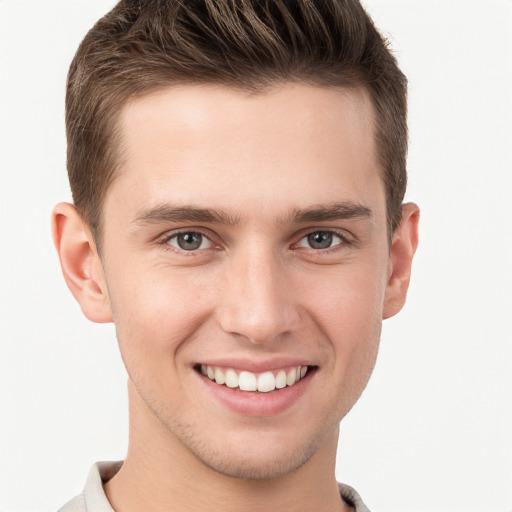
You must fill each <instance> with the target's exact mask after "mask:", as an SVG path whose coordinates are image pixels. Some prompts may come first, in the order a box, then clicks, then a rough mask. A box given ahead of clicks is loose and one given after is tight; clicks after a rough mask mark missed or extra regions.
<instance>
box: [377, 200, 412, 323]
mask: <svg viewBox="0 0 512 512" xmlns="http://www.w3.org/2000/svg"><path fill="white" fill-rule="evenodd" d="M419 218H420V210H419V208H418V206H416V205H415V204H414V203H407V204H404V205H403V206H402V220H401V222H400V225H399V226H398V227H397V229H396V231H395V234H394V236H393V241H392V243H391V249H390V257H389V270H388V282H387V287H386V295H385V299H384V309H383V313H382V317H383V318H384V319H386V318H390V317H392V316H394V315H396V314H397V313H398V312H399V311H400V310H401V309H402V308H403V306H404V304H405V299H406V297H407V290H408V288H409V280H410V277H411V266H412V259H413V256H414V253H415V252H416V248H417V247H418V223H419Z"/></svg>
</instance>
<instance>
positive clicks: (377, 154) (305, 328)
mask: <svg viewBox="0 0 512 512" xmlns="http://www.w3.org/2000/svg"><path fill="white" fill-rule="evenodd" d="M405 93H406V84H405V78H404V77H403V75H402V74H401V72H400V71H399V69H398V68H397V66H396V63H395V60H394V58H393V57H392V55H391V54H390V53H389V51H388V49H387V48H386V46H385V44H384V42H383V40H382V38H381V37H380V36H379V34H378V33H377V31H376V30H375V28H374V27H373V25H372V23H371V21H370V20H369V18H368V17H367V15H366V14H365V12H364V11H363V10H362V8H361V6H360V5H359V3H358V2H356V1H351V0H346V1H334V0H333V1H331V2H329V1H321V2H320V1H319V2H306V1H304V2H302V1H297V2H285V1H280V0H276V1H273V2H270V1H265V2H260V1H254V2H232V1H228V0H226V1H216V2H213V1H209V0H205V1H204V2H181V1H176V2H173V1H163V0H154V1H146V2H128V1H123V2H121V3H120V4H118V6H116V7H115V8H114V10H113V11H111V12H110V13H109V14H107V16H105V17H104V18H103V19H102V20H100V21H99V22H98V23H97V24H96V25H95V27H94V28H93V29H92V30H91V31H90V32H89V33H88V35H87V36H86V38H85V39H84V41H83V43H82V45H81V46H80V48H79V50H78V53H77V55H76V57H75V59H74V61H73V64H72V66H71V71H70V75H69V81H68V96H67V128H68V139H69V155H68V157H69V158H68V165H69V174H70V181H71V186H72V191H73V197H74V200H75V207H76V209H75V207H72V206H71V205H64V206H63V205H60V206H58V207H57V208H56V210H55V214H54V236H55V240H56V244H57V247H58V250H59V253H60V257H61V261H62V267H63V271H64V275H65V278H66V280H67V282H68V285H69V287H70V289H71V290H72V292H73V294H74V295H75V297H76V298H77V300H78V301H79V303H80V305H81V307H82V310H83V311H84V313H85V314H86V316H87V317H88V318H90V319H91V320H93V321H97V322H107V321H114V323H115V324H116V332H117V336H118V341H119V345H120V349H121V354H122V356H123V359H124V362H125V365H126V368H127V370H128V373H129V376H130V379H129V390H130V406H131V421H132V426H135V428H134V429H133V431H134V432H137V435H136V436H134V437H133V438H131V439H130V445H131V447H132V449H133V450H134V451H135V452H136V451H137V449H136V448H133V447H136V446H139V447H140V446H142V448H141V449H140V450H138V453H156V452H158V453H159V454H164V455H165V453H166V449H164V448H162V447H167V449H168V452H167V459H166V460H168V461H171V462H172V461H175V460H176V459H177V458H181V459H182V460H187V461H188V462H189V463H190V461H191V460H193V461H196V463H197V461H200V463H198V465H197V466H196V467H195V470H196V471H203V470H205V468H210V469H213V470H214V471H216V472H217V473H221V474H223V475H228V476H231V477H233V476H235V477H243V478H256V479H261V478H275V477H278V476H283V475H286V474H289V473H293V472H294V471H296V470H299V468H302V467H312V465H313V466H314V465H315V462H314V461H317V463H318V464H319V462H318V461H323V462H324V463H325V461H326V460H327V459H329V463H328V466H329V467H331V466H332V463H333V460H332V458H333V450H332V447H333V446H335V445H336V434H337V426H338V424H339V421H340V420H341V418H342V417H343V416H344V415H345V414H346V413H347V412H348V410H349V409H350V408H351V407H352V405H353V404H354V403H355V401H356V400H357V398H358V397H359V395H360V393H361V392H362V390H363V389H364V387H365V385H366V383H367V381H368V379H369V376H370V374H371V371H372V368H373V365H374V362H375V358H376V354H377V348H378V342H379V337H380V329H381V322H382V319H383V318H386V317H389V316H392V315H394V314H395V313H397V312H398V311H399V310H400V309H401V307H402V306H403V304H404V301H405V295H406V291H407V287H408V283H409V273H410V266H411V260H412V256H413V254H414V251H415V248H416V244H417V236H416V228H417V220H418V210H417V208H416V207H415V206H414V205H405V206H402V199H403V195H404V189H405V181H406V180H405V153H406V121H405V109H406V108H405ZM100 246H101V254H100V250H99V247H100ZM299 367H300V368H299ZM297 368H299V370H297ZM242 374H243V376H242ZM283 375H284V376H285V383H284V386H285V387H282V385H283ZM301 376H302V377H303V378H302V379H301V378H300V377H301ZM260 378H261V379H263V381H262V382H263V384H262V386H263V387H265V386H270V388H272V389H273V390H272V391H269V392H268V393H267V392H265V391H262V390H259V391H254V390H252V391H250V389H251V386H257V389H259V385H260ZM242 381H243V382H244V384H243V386H242ZM228 384H229V385H228ZM246 385H247V386H249V387H248V388H246V390H249V391H248V392H244V391H243V390H238V389H237V388H238V387H240V388H242V387H245V386H246ZM274 387H275V389H274ZM232 388H234V390H233V389H232ZM267 391H268V389H267ZM228 433H229V435H227V434H228ZM152 444H153V446H154V447H155V451H154V452H151V450H150V449H149V447H150V446H151V445H152ZM241 446H243V447H244V450H243V451H241V450H240V447H241ZM129 453H130V452H129ZM129 457H130V455H129ZM191 457H192V458H191ZM311 461H313V462H311ZM154 462H155V461H154V460H153V461H152V463H153V464H154ZM307 463H309V465H308V464H307ZM318 464H317V469H318ZM314 473H315V474H318V471H316V472H314Z"/></svg>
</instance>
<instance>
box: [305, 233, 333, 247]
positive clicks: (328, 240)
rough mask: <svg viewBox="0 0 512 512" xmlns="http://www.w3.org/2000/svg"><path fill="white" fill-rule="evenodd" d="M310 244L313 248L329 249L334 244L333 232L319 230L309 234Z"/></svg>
mask: <svg viewBox="0 0 512 512" xmlns="http://www.w3.org/2000/svg"><path fill="white" fill-rule="evenodd" d="M308 242H309V245H310V246H311V247H312V248H313V249H327V248H328V247H330V246H331V245H332V233H326V232H325V231H318V232H317V233H311V235H309V236H308Z"/></svg>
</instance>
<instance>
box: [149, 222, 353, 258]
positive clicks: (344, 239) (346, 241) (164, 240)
mask: <svg viewBox="0 0 512 512" xmlns="http://www.w3.org/2000/svg"><path fill="white" fill-rule="evenodd" d="M187 233H195V234H199V235H201V236H203V237H205V238H206V239H207V240H209V241H210V243H211V244H213V245H214V246H215V245H218V244H216V242H214V241H213V240H212V237H211V235H209V234H207V233H205V232H204V231H202V230H201V229H198V228H192V229H187V230H181V231H175V232H171V233H165V234H164V235H163V236H162V237H161V238H159V240H158V241H157V243H158V244H159V245H161V246H162V247H163V249H164V250H166V251H172V252H174V253H178V254H180V255H186V256H189V257H190V256H191V257H193V256H198V254H199V253H200V252H202V251H205V250H210V248H208V249H195V250H190V251H187V250H185V249H178V248H176V247H173V246H172V245H170V243H169V241H170V240H171V239H172V238H176V237H178V236H179V235H184V234H187ZM316 233H326V234H330V235H333V236H336V237H338V238H339V239H340V240H341V242H340V243H337V244H335V245H333V246H331V247H327V248H325V249H314V248H313V247H299V246H298V244H299V243H300V242H301V241H302V240H304V239H305V238H307V237H308V236H310V235H313V234H316ZM354 243H355V241H353V240H351V239H350V238H349V237H348V236H347V235H346V234H345V233H344V232H341V231H339V230H336V229H313V230H307V231H306V232H303V233H301V235H300V238H299V240H298V241H297V242H294V243H293V244H291V247H292V248H294V247H296V248H298V249H301V248H302V249H306V250H311V251H313V254H316V255H319V256H320V255H322V254H329V253H331V252H335V251H339V250H340V249H341V248H343V247H346V246H350V245H354ZM214 248H215V247H214Z"/></svg>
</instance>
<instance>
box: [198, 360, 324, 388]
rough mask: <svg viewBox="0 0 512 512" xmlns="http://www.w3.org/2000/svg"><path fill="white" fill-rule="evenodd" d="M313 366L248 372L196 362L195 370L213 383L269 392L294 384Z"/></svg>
mask: <svg viewBox="0 0 512 512" xmlns="http://www.w3.org/2000/svg"><path fill="white" fill-rule="evenodd" d="M314 369H315V367H313V366H306V365H303V366H291V367H285V368H278V369H275V370H272V371H265V372H260V373H256V372H250V371H247V370H239V369H236V368H228V367H220V366H211V365H206V364H198V365H196V366H195V370H196V371H197V372H199V373H201V374H202V375H203V376H205V377H207V378H208V379H210V380H211V381H212V382H213V383H215V384H217V385H219V386H223V387H227V388H230V389H232V390H239V391H248V392H259V393H270V392H272V391H275V390H279V389H284V388H288V387H293V386H295V385H296V384H297V383H298V382H299V381H301V380H302V379H304V378H305V377H306V376H307V375H309V374H310V373H312V372H313V370H314Z"/></svg>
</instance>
